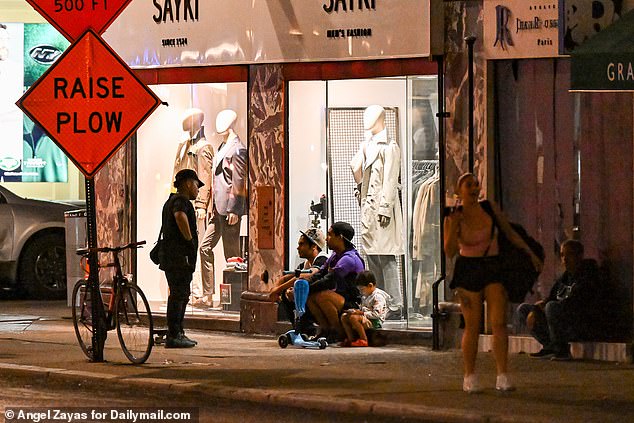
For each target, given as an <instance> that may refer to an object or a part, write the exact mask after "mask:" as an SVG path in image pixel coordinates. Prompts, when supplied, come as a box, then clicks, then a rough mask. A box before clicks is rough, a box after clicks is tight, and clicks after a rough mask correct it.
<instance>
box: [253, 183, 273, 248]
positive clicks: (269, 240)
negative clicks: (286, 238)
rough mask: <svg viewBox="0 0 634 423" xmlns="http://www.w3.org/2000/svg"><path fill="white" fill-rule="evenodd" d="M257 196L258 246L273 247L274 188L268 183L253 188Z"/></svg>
mask: <svg viewBox="0 0 634 423" xmlns="http://www.w3.org/2000/svg"><path fill="white" fill-rule="evenodd" d="M255 192H256V196H257V207H258V209H257V210H258V214H257V216H258V220H257V228H258V231H257V234H258V235H257V238H258V248H260V249H262V250H269V249H273V248H275V207H274V204H275V188H274V187H272V186H269V185H266V186H259V187H256V188H255Z"/></svg>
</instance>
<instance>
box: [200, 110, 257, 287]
mask: <svg viewBox="0 0 634 423" xmlns="http://www.w3.org/2000/svg"><path fill="white" fill-rule="evenodd" d="M237 117H238V115H237V114H236V112H234V111H233V110H230V109H226V110H223V111H221V112H220V113H218V115H217V117H216V133H217V134H218V135H220V136H221V137H222V139H223V142H222V144H221V145H220V147H219V148H218V152H217V153H216V156H215V157H214V164H213V195H212V197H213V211H212V213H211V216H210V219H209V221H208V224H207V229H206V230H205V234H204V237H203V241H202V243H201V245H200V259H201V269H202V277H203V281H204V283H210V284H211V285H214V253H213V249H214V247H215V246H216V245H217V244H218V242H219V241H220V238H222V246H223V249H224V255H225V259H229V258H231V257H238V256H240V224H241V221H242V216H244V215H245V214H246V211H247V190H246V181H247V150H246V147H245V146H244V145H243V144H242V141H240V138H239V137H238V135H237V134H236V133H235V130H234V125H235V123H236V120H237Z"/></svg>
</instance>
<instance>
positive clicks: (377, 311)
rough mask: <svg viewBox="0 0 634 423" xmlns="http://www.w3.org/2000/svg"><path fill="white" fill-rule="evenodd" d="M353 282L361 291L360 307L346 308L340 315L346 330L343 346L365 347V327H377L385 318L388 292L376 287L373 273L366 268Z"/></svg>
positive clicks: (366, 342)
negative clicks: (356, 308)
mask: <svg viewBox="0 0 634 423" xmlns="http://www.w3.org/2000/svg"><path fill="white" fill-rule="evenodd" d="M355 284H356V285H357V287H358V288H359V291H361V295H362V296H363V297H362V302H361V309H360V310H355V309H349V310H346V311H345V312H344V313H343V314H342V316H341V324H342V325H343V328H344V330H345V331H346V339H345V340H344V341H343V342H342V343H341V346H343V347H367V346H368V337H367V335H366V333H365V330H366V329H370V328H373V329H378V328H380V327H381V324H382V323H383V321H384V320H385V316H386V315H387V313H388V311H389V308H388V303H389V300H390V294H388V293H387V292H385V291H383V290H382V289H379V288H377V287H376V278H375V276H374V273H372V272H370V271H369V270H366V271H364V272H361V273H359V274H358V275H357V278H356V280H355Z"/></svg>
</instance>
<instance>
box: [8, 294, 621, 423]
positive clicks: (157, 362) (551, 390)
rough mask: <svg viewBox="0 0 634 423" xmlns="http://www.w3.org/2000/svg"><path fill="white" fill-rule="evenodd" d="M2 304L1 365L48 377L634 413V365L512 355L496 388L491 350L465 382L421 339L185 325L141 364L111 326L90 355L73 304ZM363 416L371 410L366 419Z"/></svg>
mask: <svg viewBox="0 0 634 423" xmlns="http://www.w3.org/2000/svg"><path fill="white" fill-rule="evenodd" d="M9 304H10V303H4V302H3V307H2V310H3V312H2V313H4V314H0V371H1V372H3V373H4V374H7V373H14V374H16V373H17V374H21V375H25V374H27V375H33V376H37V375H39V376H45V377H48V378H49V379H57V380H73V381H88V380H92V381H96V382H107V383H112V384H126V385H131V384H135V385H137V386H141V387H143V389H144V390H153V389H157V390H161V391H164V390H165V388H166V387H169V389H171V390H179V391H181V392H190V393H191V394H192V395H197V396H201V395H202V396H207V397H219V398H225V399H240V400H244V399H249V400H251V401H254V402H257V403H262V404H273V403H274V404H278V405H285V406H291V407H297V406H302V407H307V408H314V409H321V410H337V411H346V412H352V413H355V412H360V411H362V412H364V413H365V412H366V411H367V410H370V412H371V413H372V414H375V415H382V416H393V417H395V418H397V417H409V418H419V419H421V420H427V421H448V422H464V421H487V422H529V421H530V422H538V421H543V422H553V421H566V422H581V421H583V422H589V421H596V422H609V421H614V422H617V421H619V422H621V421H632V420H634V366H633V365H628V364H622V363H606V362H590V361H578V360H575V361H572V362H551V361H547V360H538V359H530V358H529V357H527V356H526V355H525V354H514V355H512V356H511V366H512V369H513V376H514V380H515V381H516V385H517V388H518V389H517V391H515V392H512V393H508V394H498V393H497V392H495V391H494V389H493V385H494V383H495V371H494V367H493V363H492V361H493V358H492V356H491V354H489V353H480V356H479V366H480V367H479V369H480V374H481V378H482V382H483V383H484V384H485V386H486V387H487V389H486V390H485V392H484V393H483V394H481V395H467V394H465V393H463V392H462V391H461V387H462V375H461V358H460V352H459V351H449V352H433V351H431V350H430V349H429V348H427V347H422V346H409V345H408V346H402V345H398V346H396V345H388V346H386V347H381V348H358V349H353V348H338V347H328V348H327V349H325V350H321V351H320V350H300V349H295V348H292V347H289V348H287V349H284V350H283V349H280V348H279V347H278V345H277V340H276V339H275V338H270V337H254V336H244V335H240V334H227V333H220V332H206V331H189V332H188V334H189V336H190V337H192V338H194V339H196V340H198V342H199V345H198V346H197V347H196V348H193V349H189V350H174V349H165V348H163V347H155V348H154V349H153V351H152V355H151V356H150V359H149V360H148V363H146V364H145V365H142V366H134V365H121V363H127V360H126V359H125V357H124V356H123V353H121V351H120V348H119V345H118V341H117V337H116V334H115V333H114V332H111V333H109V337H108V341H107V343H106V349H105V353H104V356H105V359H106V360H108V361H107V362H105V363H90V362H88V361H87V360H86V358H85V357H84V356H83V354H82V352H81V350H80V348H79V346H78V345H77V342H76V339H75V334H74V332H73V327H72V321H71V320H70V319H69V318H68V317H65V316H64V314H66V316H69V315H70V310H64V309H63V308H61V307H57V308H55V307H51V308H48V307H47V306H45V305H44V303H39V304H40V306H39V308H36V307H28V308H22V309H19V310H18V309H16V308H15V307H14V308H13V309H12V310H9V311H8V310H7V309H8V307H7V306H8V305H9ZM370 420H371V419H370Z"/></svg>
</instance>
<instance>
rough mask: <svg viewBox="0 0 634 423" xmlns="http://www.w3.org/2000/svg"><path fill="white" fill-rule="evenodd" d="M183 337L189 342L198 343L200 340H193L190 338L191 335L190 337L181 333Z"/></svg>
mask: <svg viewBox="0 0 634 423" xmlns="http://www.w3.org/2000/svg"><path fill="white" fill-rule="evenodd" d="M181 338H183V339H184V340H185V341H188V342H193V343H194V345H198V341H195V340H193V339H191V338H189V337H188V336H187V335H185V334H184V333H181Z"/></svg>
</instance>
